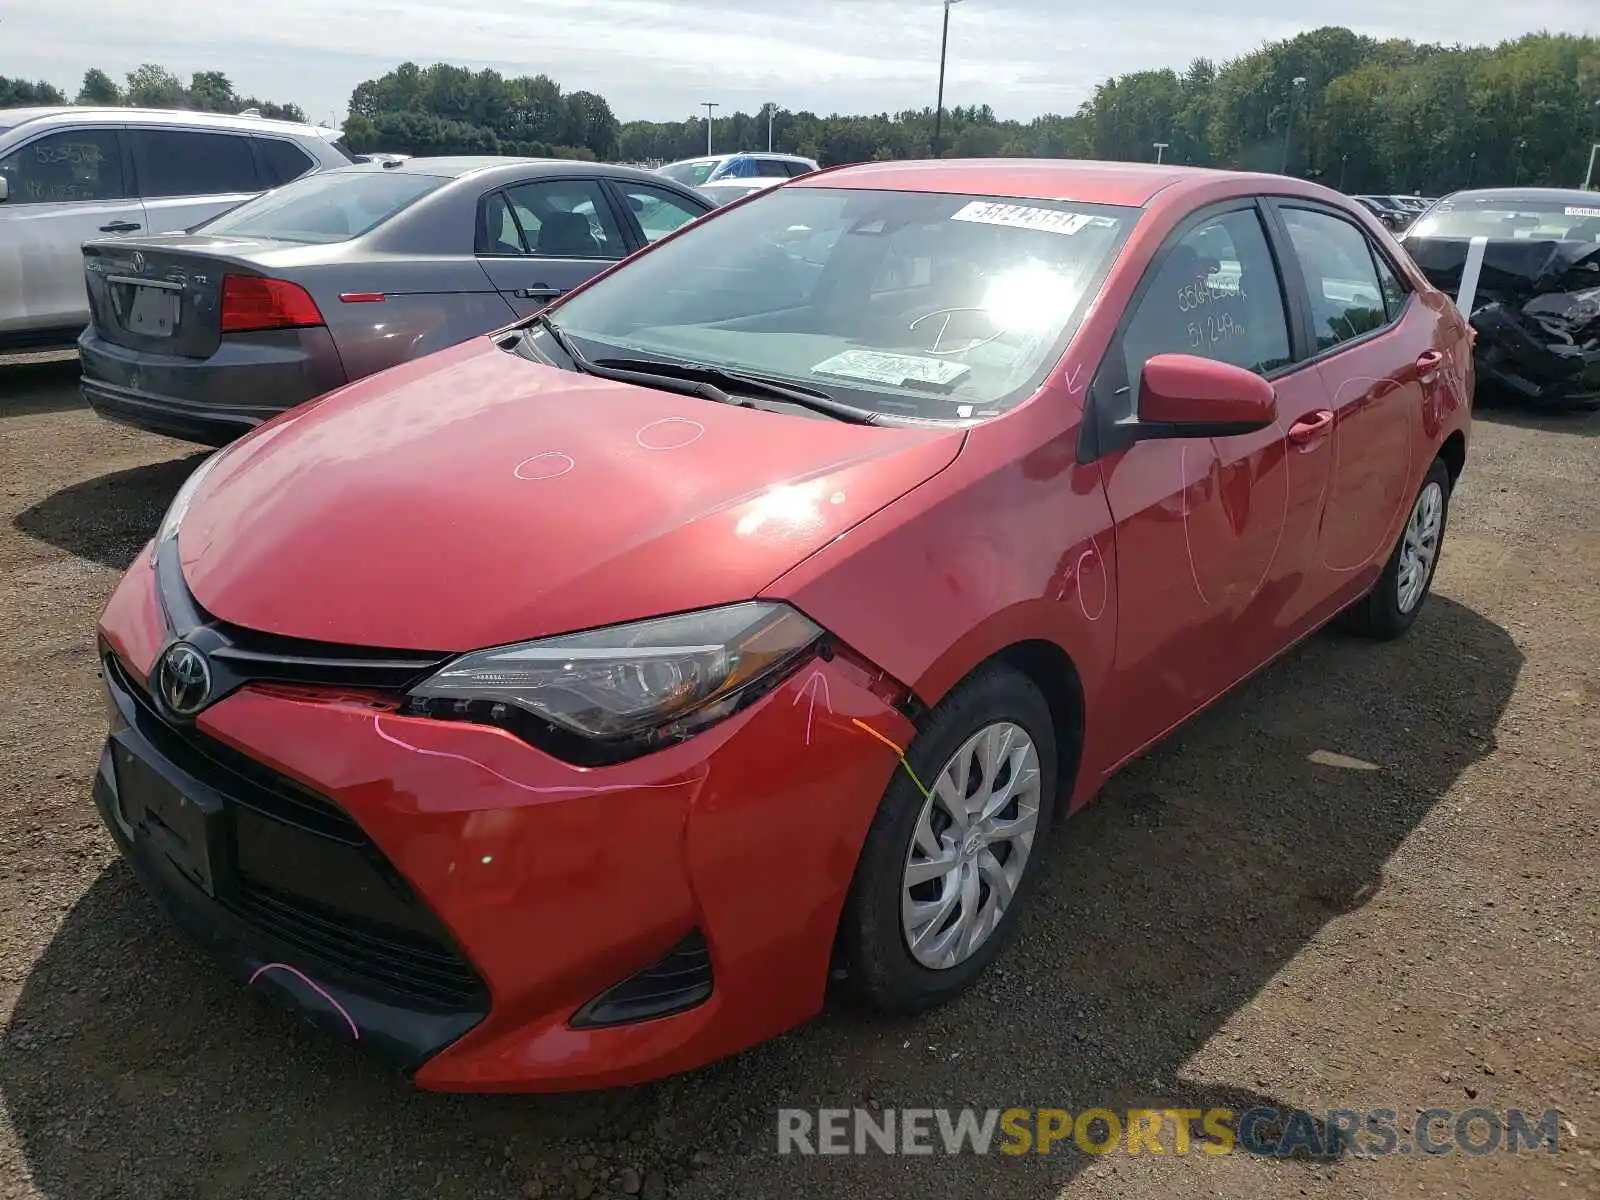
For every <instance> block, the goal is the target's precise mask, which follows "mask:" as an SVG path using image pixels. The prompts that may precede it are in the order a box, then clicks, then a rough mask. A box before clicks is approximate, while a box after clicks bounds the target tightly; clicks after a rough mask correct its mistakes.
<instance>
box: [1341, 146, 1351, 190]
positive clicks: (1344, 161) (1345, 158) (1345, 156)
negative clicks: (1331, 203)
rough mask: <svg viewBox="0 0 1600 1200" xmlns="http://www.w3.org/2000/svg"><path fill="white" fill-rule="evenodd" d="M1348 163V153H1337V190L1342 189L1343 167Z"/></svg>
mask: <svg viewBox="0 0 1600 1200" xmlns="http://www.w3.org/2000/svg"><path fill="white" fill-rule="evenodd" d="M1349 165H1350V156H1349V155H1348V154H1341V155H1339V190H1340V191H1341V192H1342V191H1344V172H1345V168H1346V167H1348V166H1349Z"/></svg>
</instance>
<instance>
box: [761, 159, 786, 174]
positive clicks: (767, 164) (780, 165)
mask: <svg viewBox="0 0 1600 1200" xmlns="http://www.w3.org/2000/svg"><path fill="white" fill-rule="evenodd" d="M755 173H756V174H757V175H759V176H760V177H761V178H763V179H768V178H773V177H776V178H778V179H788V178H789V164H788V163H786V162H784V161H783V160H782V159H781V158H758V159H756V169H755Z"/></svg>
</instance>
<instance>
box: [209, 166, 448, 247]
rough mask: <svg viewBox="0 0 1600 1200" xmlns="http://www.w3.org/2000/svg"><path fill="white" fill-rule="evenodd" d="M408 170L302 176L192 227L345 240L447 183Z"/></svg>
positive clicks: (323, 240)
mask: <svg viewBox="0 0 1600 1200" xmlns="http://www.w3.org/2000/svg"><path fill="white" fill-rule="evenodd" d="M449 182H450V181H449V179H447V178H445V177H444V176H440V175H423V174H420V173H416V172H411V171H377V170H373V171H367V170H360V169H353V170H352V169H348V168H346V169H341V170H338V171H324V172H322V173H320V174H316V175H307V176H305V177H304V178H301V179H297V180H295V181H294V182H293V183H290V184H286V185H284V186H283V187H281V188H279V189H278V190H277V191H275V192H269V193H268V194H267V195H265V196H258V197H256V199H254V200H248V201H246V202H245V203H243V204H241V205H239V207H237V208H233V209H229V210H228V211H227V212H225V213H223V214H222V215H221V216H220V217H214V218H212V219H211V220H210V221H207V222H205V223H204V224H202V225H200V226H198V228H199V229H203V230H205V231H206V232H207V233H221V234H227V235H229V236H230V237H258V238H272V239H275V240H277V241H284V242H310V243H318V244H321V243H328V242H344V241H349V240H350V239H351V238H353V237H359V236H361V235H362V234H363V233H367V232H368V231H370V230H372V229H376V228H377V227H378V226H379V225H381V224H382V223H383V222H385V221H387V220H389V219H391V218H392V217H393V216H394V215H395V214H396V213H398V212H399V211H400V210H401V209H403V208H405V207H406V206H407V205H409V204H413V203H415V202H416V201H417V200H419V199H421V198H422V197H423V196H426V195H427V194H428V193H429V192H432V191H436V190H437V189H439V188H440V187H443V186H444V185H445V184H446V183H449Z"/></svg>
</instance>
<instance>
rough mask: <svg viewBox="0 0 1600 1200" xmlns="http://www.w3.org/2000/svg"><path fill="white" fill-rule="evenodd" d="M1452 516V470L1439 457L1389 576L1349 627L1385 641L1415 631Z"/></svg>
mask: <svg viewBox="0 0 1600 1200" xmlns="http://www.w3.org/2000/svg"><path fill="white" fill-rule="evenodd" d="M1449 515H1450V472H1449V470H1448V469H1447V468H1446V467H1445V465H1444V462H1443V461H1442V460H1440V459H1437V458H1436V459H1434V460H1433V465H1432V466H1430V467H1429V468H1428V474H1427V475H1426V476H1425V477H1424V478H1423V480H1422V487H1421V488H1420V489H1419V490H1418V491H1417V497H1416V499H1415V500H1413V501H1412V503H1411V512H1410V514H1409V515H1407V517H1406V523H1405V528H1403V529H1402V530H1401V531H1400V540H1399V542H1398V543H1396V545H1395V548H1394V553H1392V554H1391V555H1389V561H1388V563H1386V564H1385V565H1384V568H1383V574H1382V575H1380V576H1378V582H1377V583H1376V584H1374V585H1373V587H1372V591H1370V592H1368V593H1367V594H1366V596H1365V597H1363V598H1362V599H1361V600H1359V601H1358V602H1357V603H1356V604H1355V605H1354V606H1353V607H1351V608H1350V609H1349V610H1348V611H1347V612H1346V613H1345V624H1346V626H1348V627H1349V628H1350V629H1351V630H1353V631H1354V632H1356V633H1360V634H1363V635H1365V636H1367V637H1371V638H1377V639H1379V640H1380V641H1388V640H1390V639H1392V638H1397V637H1399V636H1400V635H1401V634H1402V633H1404V632H1405V631H1406V630H1408V629H1410V628H1411V623H1412V622H1413V621H1415V620H1416V619H1417V614H1418V613H1420V612H1421V611H1422V604H1423V601H1425V600H1426V599H1427V598H1428V593H1429V591H1430V590H1431V589H1432V587H1433V574H1434V572H1435V571H1436V570H1437V569H1438V567H1439V550H1440V548H1441V547H1442V546H1443V545H1444V527H1445V522H1446V519H1447V518H1448V517H1449Z"/></svg>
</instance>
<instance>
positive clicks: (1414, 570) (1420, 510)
mask: <svg viewBox="0 0 1600 1200" xmlns="http://www.w3.org/2000/svg"><path fill="white" fill-rule="evenodd" d="M1443 532H1444V489H1443V488H1442V487H1440V486H1439V484H1438V483H1437V482H1436V481H1434V480H1431V479H1430V480H1429V481H1428V482H1427V484H1426V485H1424V487H1423V489H1422V491H1421V492H1420V493H1418V495H1417V502H1416V503H1415V504H1414V505H1412V506H1411V516H1410V517H1408V518H1407V519H1406V531H1405V536H1404V539H1403V540H1402V541H1401V543H1400V570H1399V572H1398V573H1397V575H1396V576H1395V604H1396V605H1397V606H1398V607H1399V609H1400V611H1401V612H1403V613H1409V612H1410V611H1411V610H1412V609H1414V608H1415V607H1416V606H1417V605H1418V604H1419V603H1420V602H1421V601H1422V594H1423V593H1424V592H1425V591H1427V588H1428V580H1429V579H1430V578H1431V577H1432V575H1433V560H1434V559H1435V558H1436V557H1437V556H1438V554H1439V537H1440V535H1441V534H1442V533H1443Z"/></svg>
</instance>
